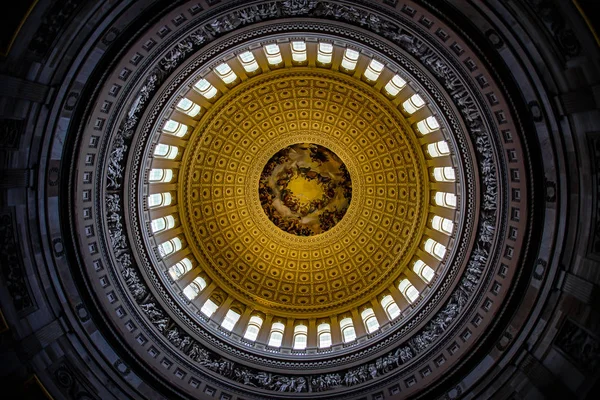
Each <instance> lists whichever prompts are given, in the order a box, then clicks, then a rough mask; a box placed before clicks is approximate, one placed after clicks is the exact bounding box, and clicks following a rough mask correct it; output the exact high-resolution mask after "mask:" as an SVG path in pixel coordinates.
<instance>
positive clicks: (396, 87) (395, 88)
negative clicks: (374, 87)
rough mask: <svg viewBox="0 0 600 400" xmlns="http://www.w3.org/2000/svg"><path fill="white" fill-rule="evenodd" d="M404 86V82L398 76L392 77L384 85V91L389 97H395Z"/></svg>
mask: <svg viewBox="0 0 600 400" xmlns="http://www.w3.org/2000/svg"><path fill="white" fill-rule="evenodd" d="M404 86H406V81H405V80H404V79H402V78H401V77H400V76H399V75H394V77H393V78H392V79H390V81H389V82H388V83H387V85H385V87H384V89H385V91H386V92H388V93H389V94H390V95H391V96H396V95H397V94H398V93H400V91H401V90H402V89H403V88H404Z"/></svg>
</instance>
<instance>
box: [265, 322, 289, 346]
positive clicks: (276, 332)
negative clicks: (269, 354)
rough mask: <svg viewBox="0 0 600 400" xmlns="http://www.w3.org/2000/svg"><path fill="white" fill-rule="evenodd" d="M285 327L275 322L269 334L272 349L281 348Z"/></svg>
mask: <svg viewBox="0 0 600 400" xmlns="http://www.w3.org/2000/svg"><path fill="white" fill-rule="evenodd" d="M284 329H285V326H284V325H283V324H282V323H281V322H274V323H273V325H271V333H270V334H269V343H268V345H269V346H271V347H281V341H282V340H283V330H284Z"/></svg>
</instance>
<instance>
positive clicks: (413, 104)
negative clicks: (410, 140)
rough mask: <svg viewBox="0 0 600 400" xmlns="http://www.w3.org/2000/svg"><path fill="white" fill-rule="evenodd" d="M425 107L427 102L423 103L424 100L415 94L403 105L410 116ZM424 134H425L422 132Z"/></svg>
mask: <svg viewBox="0 0 600 400" xmlns="http://www.w3.org/2000/svg"><path fill="white" fill-rule="evenodd" d="M424 105H425V101H423V99H422V98H421V96H419V95H418V94H413V95H412V96H411V97H410V98H409V99H408V100H406V101H405V102H404V103H402V108H404V110H405V111H406V112H407V113H409V114H413V113H414V112H415V111H417V110H418V109H419V108H421V107H423V106H424ZM418 127H419V124H417V128H418ZM421 133H423V132H421Z"/></svg>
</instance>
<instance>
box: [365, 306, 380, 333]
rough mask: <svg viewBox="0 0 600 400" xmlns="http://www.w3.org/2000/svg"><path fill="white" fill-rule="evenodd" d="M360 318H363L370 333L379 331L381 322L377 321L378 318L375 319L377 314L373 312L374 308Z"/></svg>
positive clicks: (366, 311) (367, 310)
mask: <svg viewBox="0 0 600 400" xmlns="http://www.w3.org/2000/svg"><path fill="white" fill-rule="evenodd" d="M360 316H361V317H362V320H363V322H364V324H365V327H366V328H367V332H368V333H372V332H375V331H376V330H377V329H379V322H378V321H377V317H375V313H374V312H373V309H372V308H367V309H365V310H364V311H363V312H362V313H361V314H360Z"/></svg>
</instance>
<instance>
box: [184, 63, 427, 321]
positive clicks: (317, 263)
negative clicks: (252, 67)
mask: <svg viewBox="0 0 600 400" xmlns="http://www.w3.org/2000/svg"><path fill="white" fill-rule="evenodd" d="M215 97H216V96H215ZM201 118H202V119H201V123H200V124H198V126H197V128H196V130H195V131H194V132H193V133H192V134H191V138H190V141H189V143H188V145H187V148H186V151H185V154H184V157H183V159H182V163H181V172H180V178H179V193H181V199H180V201H179V214H180V216H181V221H182V225H183V230H184V232H185V236H186V240H187V242H188V245H189V246H190V247H191V250H192V252H193V255H194V257H195V258H196V261H197V263H198V265H199V266H200V268H201V269H202V271H203V273H204V274H205V275H206V277H207V278H209V279H210V280H211V281H213V282H215V283H216V284H217V285H218V286H219V287H220V288H221V289H223V290H225V291H226V292H228V293H229V294H230V295H233V296H234V297H235V298H236V299H237V300H238V301H240V302H242V303H243V304H247V305H248V304H250V305H252V306H253V307H255V308H256V309H258V310H262V311H269V310H276V311H277V312H278V313H279V314H281V315H284V316H285V315H298V314H299V313H300V314H301V315H305V316H324V315H330V314H331V313H332V310H334V311H335V312H343V311H345V310H348V309H349V308H351V307H356V306H357V305H359V304H357V303H359V302H361V301H362V302H364V301H365V299H366V298H369V297H372V296H375V295H377V293H378V292H381V291H383V290H384V289H385V288H386V287H388V286H391V285H393V284H394V281H395V280H397V279H398V277H399V276H400V275H401V274H402V272H403V270H404V269H405V268H406V267H407V265H408V264H409V262H410V261H411V258H412V257H413V255H414V253H415V250H416V248H417V246H418V245H419V244H420V240H421V237H422V234H423V231H424V229H425V224H426V219H427V214H428V204H429V190H428V186H429V183H428V178H427V176H428V173H427V165H426V163H425V159H424V156H423V153H422V152H421V151H420V148H419V147H420V146H419V143H418V141H417V136H416V134H415V132H414V131H413V129H412V128H411V126H410V125H409V123H408V122H407V120H406V118H405V117H404V116H403V115H402V113H401V112H400V111H399V109H398V108H397V107H393V106H392V104H391V102H390V99H389V98H386V96H385V94H383V93H381V92H379V91H376V90H374V89H373V88H372V87H371V86H370V85H368V84H366V83H364V82H361V81H360V80H357V79H355V78H353V77H352V76H349V75H345V74H342V73H335V72H331V71H326V70H318V69H310V68H301V67H298V68H293V72H292V71H290V70H279V71H272V72H270V73H269V74H263V75H262V76H260V77H256V78H254V79H251V80H248V81H246V82H243V83H241V84H239V85H237V86H235V87H234V88H232V89H231V90H227V91H226V92H224V93H223V95H222V96H219V97H216V100H215V101H214V103H213V104H211V105H210V107H208V108H207V110H206V112H205V114H203V115H202V117H201ZM311 146H312V148H313V151H314V152H317V150H319V151H321V156H322V157H323V156H324V157H325V158H326V159H327V162H329V164H327V162H322V161H321V160H318V157H319V155H316V156H315V157H317V159H316V160H314V161H312V163H311V162H306V161H305V159H306V158H308V159H310V156H309V155H302V154H301V152H302V151H306V152H308V153H310V148H311ZM282 151H283V152H284V153H286V154H288V153H289V152H290V151H293V152H294V154H295V155H294V157H291V158H290V157H287V158H286V159H284V160H283V161H281V162H282V165H276V164H277V162H279V160H281V157H280V156H281V155H282V154H283V153H282ZM277 155H279V156H277ZM275 156H277V157H275ZM274 157H275V159H274ZM284 158H285V157H284ZM286 163H287V164H286ZM269 165H270V167H269ZM276 166H277V167H278V169H277V170H276V172H275V175H277V174H278V173H279V174H280V175H281V174H282V173H283V175H281V176H279V175H277V177H275V175H273V176H271V174H272V173H273V171H274V170H275V167H276ZM285 168H287V169H288V173H289V174H288V175H286V174H285ZM332 170H334V172H332ZM335 170H337V175H336V173H335ZM340 171H341V172H340ZM343 171H347V172H346V174H347V175H348V176H347V180H346V181H345V180H344V178H343V175H344V173H343ZM286 177H287V178H286ZM307 177H308V178H307ZM288 178H289V181H286V179H288ZM332 179H333V181H332V182H333V183H332V184H330V185H329V186H327V185H324V184H323V181H326V182H327V183H330V182H329V181H331V180H332ZM319 180H320V182H321V183H318V182H319ZM269 182H271V185H272V186H273V187H272V188H270V189H268V190H270V192H269V193H271V197H265V196H266V195H265V194H264V193H265V190H267V189H266V188H265V185H267V186H268V185H269ZM350 182H351V183H350ZM261 185H262V187H263V189H262V190H263V198H262V199H261V195H260V193H261ZM344 185H345V186H344ZM328 188H329V189H328ZM338 189H339V190H338ZM281 190H285V191H286V193H285V195H286V196H288V197H287V198H286V200H287V201H288V203H285V202H284V201H282V198H283V197H282V195H281V193H280V191H281ZM327 190H329V195H327V193H326V192H327ZM344 190H346V192H347V198H344V196H343V192H344ZM336 191H337V192H336ZM290 192H291V193H292V194H293V195H295V196H297V198H296V199H292V198H291V195H290ZM277 196H279V197H277ZM275 197H277V198H276V199H275ZM182 200H183V201H182ZM305 200H308V202H306V204H304V205H303V207H305V208H306V210H304V211H301V210H299V208H298V207H299V205H294V202H302V201H305ZM311 200H312V203H311ZM315 200H318V201H315ZM274 201H276V203H275V204H273V202H274ZM266 202H270V203H269V204H266ZM286 204H287V206H286ZM310 204H312V205H310ZM290 206H291V207H292V208H294V209H295V210H296V214H294V212H292V210H291V209H290ZM311 207H312V208H311ZM319 207H322V209H319ZM328 207H329V208H328ZM309 208H311V209H309ZM309 211H310V214H311V216H312V217H313V222H312V223H311V222H310V218H308V219H307V218H306V216H307V215H308V214H309ZM285 213H288V214H289V215H288V217H289V220H294V221H295V219H294V218H296V219H297V220H298V221H301V220H302V218H304V220H305V221H309V222H307V223H306V225H305V226H304V228H303V229H304V231H302V230H299V229H300V228H296V231H294V228H290V225H289V224H290V223H287V224H288V225H285V224H284V223H283V222H279V221H280V220H281V219H282V218H283V217H282V215H284V214H285ZM335 213H337V214H336V215H337V216H335V220H334V223H332V222H331V221H332V219H331V218H333V217H332V216H331V215H334V214H335ZM301 214H302V215H301ZM313 214H314V215H313ZM319 215H325V216H324V217H320V218H321V220H320V221H321V222H323V223H321V222H319ZM327 215H330V219H329V222H327ZM315 220H316V221H317V222H314V221H315ZM274 221H275V222H274ZM277 223H280V225H279V226H278V225H277ZM311 224H312V225H311ZM298 226H303V225H301V224H300V225H298ZM282 227H283V229H282Z"/></svg>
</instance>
